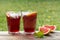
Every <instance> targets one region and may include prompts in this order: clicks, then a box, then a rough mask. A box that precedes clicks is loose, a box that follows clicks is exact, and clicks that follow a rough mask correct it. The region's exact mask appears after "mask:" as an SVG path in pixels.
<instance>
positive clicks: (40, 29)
mask: <svg viewBox="0 0 60 40" xmlns="http://www.w3.org/2000/svg"><path fill="white" fill-rule="evenodd" d="M39 31H41V32H43V33H44V34H48V33H49V32H50V29H49V28H46V27H39Z"/></svg>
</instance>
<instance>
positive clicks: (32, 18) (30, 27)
mask: <svg viewBox="0 0 60 40" xmlns="http://www.w3.org/2000/svg"><path fill="white" fill-rule="evenodd" d="M24 14H25V13H24ZM36 18H37V13H36V12H31V13H27V14H25V15H23V25H24V32H25V33H26V34H33V33H34V32H35V28H36Z"/></svg>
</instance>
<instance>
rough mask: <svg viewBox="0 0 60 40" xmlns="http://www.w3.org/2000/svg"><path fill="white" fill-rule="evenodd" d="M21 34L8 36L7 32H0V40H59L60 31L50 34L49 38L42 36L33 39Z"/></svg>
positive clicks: (30, 36) (31, 36)
mask: <svg viewBox="0 0 60 40" xmlns="http://www.w3.org/2000/svg"><path fill="white" fill-rule="evenodd" d="M22 33H23V32H21V33H19V34H16V35H10V34H8V32H7V31H0V40H60V31H55V33H50V36H44V38H35V37H34V36H33V35H25V34H22Z"/></svg>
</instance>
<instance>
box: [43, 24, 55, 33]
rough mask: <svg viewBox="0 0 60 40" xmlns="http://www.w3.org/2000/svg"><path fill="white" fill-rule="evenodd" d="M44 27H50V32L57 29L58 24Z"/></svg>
mask: <svg viewBox="0 0 60 40" xmlns="http://www.w3.org/2000/svg"><path fill="white" fill-rule="evenodd" d="M44 27H46V28H49V29H50V32H54V31H55V30H56V26H55V25H45V26H44Z"/></svg>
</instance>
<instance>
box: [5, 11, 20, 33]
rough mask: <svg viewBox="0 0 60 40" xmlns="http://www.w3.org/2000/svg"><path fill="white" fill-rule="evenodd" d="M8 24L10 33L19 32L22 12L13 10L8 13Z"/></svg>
mask: <svg viewBox="0 0 60 40" xmlns="http://www.w3.org/2000/svg"><path fill="white" fill-rule="evenodd" d="M6 18H7V25H8V33H9V34H14V33H19V28H20V27H19V26H20V18H21V16H20V14H18V13H14V12H13V11H9V12H7V13H6Z"/></svg>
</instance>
